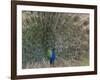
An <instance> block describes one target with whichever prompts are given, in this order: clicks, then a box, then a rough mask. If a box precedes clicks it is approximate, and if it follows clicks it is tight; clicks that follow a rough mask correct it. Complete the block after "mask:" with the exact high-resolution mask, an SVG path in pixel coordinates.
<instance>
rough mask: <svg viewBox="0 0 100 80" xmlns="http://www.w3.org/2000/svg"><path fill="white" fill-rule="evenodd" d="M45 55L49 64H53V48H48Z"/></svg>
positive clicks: (54, 58) (54, 54) (54, 57)
mask: <svg viewBox="0 0 100 80" xmlns="http://www.w3.org/2000/svg"><path fill="white" fill-rule="evenodd" d="M47 56H48V59H49V62H50V65H53V66H54V62H55V60H56V53H55V49H48V52H47Z"/></svg>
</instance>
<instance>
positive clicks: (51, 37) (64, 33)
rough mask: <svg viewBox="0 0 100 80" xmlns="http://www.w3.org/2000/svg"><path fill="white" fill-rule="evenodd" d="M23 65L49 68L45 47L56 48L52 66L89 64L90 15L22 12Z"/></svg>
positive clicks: (25, 66)
mask: <svg viewBox="0 0 100 80" xmlns="http://www.w3.org/2000/svg"><path fill="white" fill-rule="evenodd" d="M22 46H23V47H22V67H23V68H46V67H51V66H50V63H49V60H48V58H47V49H48V48H55V52H56V61H55V64H54V66H53V67H67V66H86V65H89V15H88V14H82V13H81V14H79V13H56V12H55V13H53V12H32V11H23V12H22Z"/></svg>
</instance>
